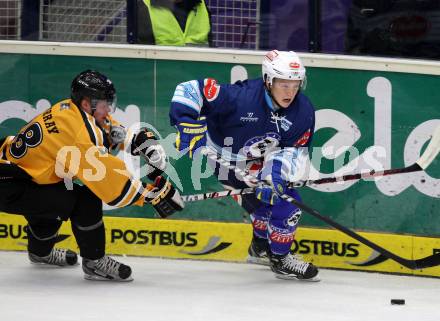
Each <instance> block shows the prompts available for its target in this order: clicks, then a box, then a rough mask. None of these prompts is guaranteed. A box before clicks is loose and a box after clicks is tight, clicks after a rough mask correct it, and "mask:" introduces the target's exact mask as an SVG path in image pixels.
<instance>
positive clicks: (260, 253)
mask: <svg viewBox="0 0 440 321" xmlns="http://www.w3.org/2000/svg"><path fill="white" fill-rule="evenodd" d="M268 246H269V244H268V243H267V240H266V239H263V238H259V237H255V236H254V237H253V238H252V242H251V245H249V248H248V257H247V259H246V261H247V262H248V263H252V264H259V265H266V266H270V261H269V257H268V256H267V248H268Z"/></svg>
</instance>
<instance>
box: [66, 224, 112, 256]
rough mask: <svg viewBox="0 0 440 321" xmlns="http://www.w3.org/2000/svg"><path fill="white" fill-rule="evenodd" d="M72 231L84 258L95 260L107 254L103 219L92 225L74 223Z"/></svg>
mask: <svg viewBox="0 0 440 321" xmlns="http://www.w3.org/2000/svg"><path fill="white" fill-rule="evenodd" d="M72 231H73V234H74V235H75V239H76V242H77V243H78V247H79V250H80V255H81V256H82V257H85V258H88V259H91V260H95V259H99V258H101V257H103V256H104V254H105V229H104V222H103V221H102V219H101V220H100V221H99V222H97V223H95V224H92V225H79V224H78V223H76V222H72Z"/></svg>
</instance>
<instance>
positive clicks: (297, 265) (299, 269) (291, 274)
mask: <svg viewBox="0 0 440 321" xmlns="http://www.w3.org/2000/svg"><path fill="white" fill-rule="evenodd" d="M270 267H271V269H272V271H273V272H274V273H275V277H277V278H279V279H286V280H291V279H297V280H304V281H314V282H316V281H320V279H319V276H318V268H317V267H316V266H314V265H313V264H312V263H308V262H304V261H303V260H302V258H301V257H300V256H299V255H294V254H291V253H288V254H285V255H276V254H270Z"/></svg>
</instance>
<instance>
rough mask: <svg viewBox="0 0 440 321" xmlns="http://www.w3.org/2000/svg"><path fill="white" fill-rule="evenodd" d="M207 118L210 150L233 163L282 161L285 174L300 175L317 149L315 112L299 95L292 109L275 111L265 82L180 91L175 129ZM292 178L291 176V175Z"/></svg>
mask: <svg viewBox="0 0 440 321" xmlns="http://www.w3.org/2000/svg"><path fill="white" fill-rule="evenodd" d="M200 116H205V117H206V122H207V125H208V134H207V135H208V137H207V138H208V139H207V141H208V143H207V144H208V147H210V148H212V149H214V150H215V151H216V152H217V153H218V154H221V155H222V157H223V158H225V159H226V160H230V161H240V160H244V159H247V160H251V159H255V158H261V157H265V161H266V162H269V161H271V160H273V159H278V160H280V161H281V162H282V163H283V167H285V168H284V170H283V172H286V175H287V172H290V173H292V172H296V170H295V167H296V166H297V165H298V164H297V162H296V161H295V160H298V158H300V154H304V153H307V149H308V147H309V146H310V144H311V141H312V137H313V132H314V126H315V110H314V108H313V105H312V103H311V102H310V100H309V99H308V98H307V97H306V96H305V95H303V94H302V93H301V92H299V93H298V94H297V96H296V98H295V99H294V101H293V102H292V103H291V105H290V106H289V107H287V108H279V109H277V110H275V109H274V107H273V105H272V101H271V99H270V97H269V95H268V93H267V91H266V89H265V86H264V82H263V80H262V79H261V78H260V79H254V80H246V81H243V82H241V81H239V82H237V83H235V84H221V85H220V84H217V82H216V81H215V80H214V79H211V78H207V79H204V80H192V81H188V82H184V83H181V84H179V85H178V86H177V88H176V91H175V93H174V96H173V98H172V101H171V110H170V121H171V125H173V126H174V125H176V124H178V123H182V122H186V123H191V122H192V121H193V122H194V120H196V119H198V118H199V117H200ZM287 176H290V175H287Z"/></svg>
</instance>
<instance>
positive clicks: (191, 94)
mask: <svg viewBox="0 0 440 321" xmlns="http://www.w3.org/2000/svg"><path fill="white" fill-rule="evenodd" d="M171 101H172V102H177V103H180V104H182V105H185V106H187V107H189V108H191V109H193V110H195V111H196V112H197V113H198V114H200V110H201V109H202V106H203V99H202V94H201V92H200V86H199V82H198V81H197V80H191V81H187V82H184V83H181V84H179V85H177V87H176V90H175V91H174V96H173V98H172V99H171Z"/></svg>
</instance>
